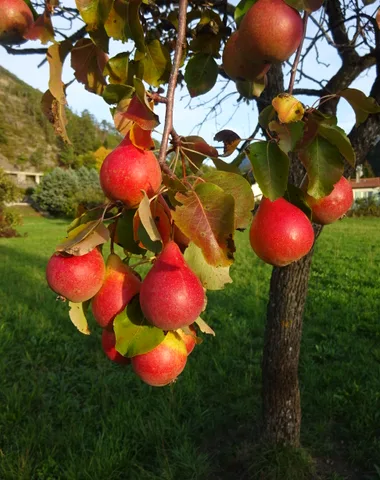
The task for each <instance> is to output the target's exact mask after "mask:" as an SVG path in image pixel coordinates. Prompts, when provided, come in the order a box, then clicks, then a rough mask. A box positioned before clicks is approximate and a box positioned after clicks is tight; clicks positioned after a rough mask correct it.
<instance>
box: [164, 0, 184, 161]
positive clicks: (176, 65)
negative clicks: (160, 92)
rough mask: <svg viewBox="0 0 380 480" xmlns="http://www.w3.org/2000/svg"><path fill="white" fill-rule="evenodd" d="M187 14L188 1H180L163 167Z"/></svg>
mask: <svg viewBox="0 0 380 480" xmlns="http://www.w3.org/2000/svg"><path fill="white" fill-rule="evenodd" d="M186 13H187V0H179V13H178V36H177V43H176V47H175V52H174V60H173V66H172V70H171V72H170V77H169V86H168V93H167V96H166V97H167V103H166V113H165V127H164V133H163V135H162V142H161V147H160V153H159V156H158V161H159V163H160V165H161V167H162V166H163V165H165V159H166V150H167V147H168V140H169V135H170V133H171V131H172V130H173V107H174V93H175V89H176V86H177V78H178V70H179V66H180V63H181V57H182V48H183V44H184V41H185V35H186Z"/></svg>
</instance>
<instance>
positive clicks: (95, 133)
mask: <svg viewBox="0 0 380 480" xmlns="http://www.w3.org/2000/svg"><path fill="white" fill-rule="evenodd" d="M41 97H42V93H41V92H40V91H39V90H36V89H34V88H32V87H30V86H29V85H27V84H26V83H25V82H23V81H21V80H20V79H18V78H17V77H16V76H15V75H13V74H11V73H10V72H8V71H7V70H6V69H5V68H3V67H1V66H0V167H2V168H4V169H6V170H32V171H41V170H42V171H45V170H48V169H50V168H52V167H54V166H57V165H61V166H71V167H72V168H79V167H80V166H82V165H87V166H91V165H94V164H95V163H96V158H95V157H94V155H93V154H94V152H96V151H97V150H98V149H99V147H101V146H105V147H106V148H113V147H115V146H116V145H117V144H118V143H119V142H120V136H119V134H118V133H117V132H116V130H115V128H114V127H113V125H111V124H108V123H107V122H104V121H103V122H101V124H99V123H98V122H97V121H96V119H95V118H94V117H93V116H92V115H91V114H90V113H89V112H86V111H84V112H82V114H81V115H80V116H79V115H75V114H74V113H72V112H71V111H70V110H69V109H68V110H67V117H68V120H69V124H68V126H67V131H68V135H69V137H70V139H71V141H72V143H73V145H72V147H67V146H66V145H64V144H63V142H62V141H61V140H60V139H58V138H57V137H56V135H55V134H54V131H53V128H52V126H51V125H50V123H49V122H48V120H47V119H46V118H45V116H44V115H43V113H42V111H41V108H40V102H41Z"/></svg>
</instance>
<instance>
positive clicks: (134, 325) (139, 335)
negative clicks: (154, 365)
mask: <svg viewBox="0 0 380 480" xmlns="http://www.w3.org/2000/svg"><path fill="white" fill-rule="evenodd" d="M114 331H115V336H116V345H115V348H116V350H117V351H118V352H119V353H121V355H124V356H125V357H135V356H136V355H142V354H143V353H148V352H150V351H151V350H153V349H154V348H155V347H157V345H159V344H160V343H161V342H162V341H163V340H164V338H165V335H164V332H163V331H162V330H161V329H159V328H157V327H154V326H153V325H151V324H150V323H148V321H147V320H146V319H145V318H144V315H143V313H142V311H141V308H140V303H139V300H138V297H136V298H134V299H133V300H132V301H131V303H129V304H128V305H127V308H126V309H125V310H124V311H123V312H122V313H120V314H119V315H117V317H116V318H115V321H114Z"/></svg>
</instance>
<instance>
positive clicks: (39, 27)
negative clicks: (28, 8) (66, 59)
mask: <svg viewBox="0 0 380 480" xmlns="http://www.w3.org/2000/svg"><path fill="white" fill-rule="evenodd" d="M24 38H26V39H27V40H39V41H40V42H41V43H42V44H44V45H45V44H46V43H48V42H53V41H54V29H53V25H52V23H51V13H50V12H49V10H48V9H45V11H44V13H43V14H41V15H39V16H38V18H37V20H35V22H34V24H33V25H32V26H31V28H30V29H29V30H28V32H27V33H26V35H24Z"/></svg>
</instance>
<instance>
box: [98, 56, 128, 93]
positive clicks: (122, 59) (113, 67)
mask: <svg viewBox="0 0 380 480" xmlns="http://www.w3.org/2000/svg"><path fill="white" fill-rule="evenodd" d="M129 55H130V53H129V52H124V53H119V54H117V55H115V56H114V57H112V58H110V59H109V60H108V62H107V65H106V67H105V69H104V72H103V74H104V75H105V76H108V81H109V83H111V84H114V83H115V84H118V83H120V84H123V85H128V84H129V82H128V78H129V75H128V67H129Z"/></svg>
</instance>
